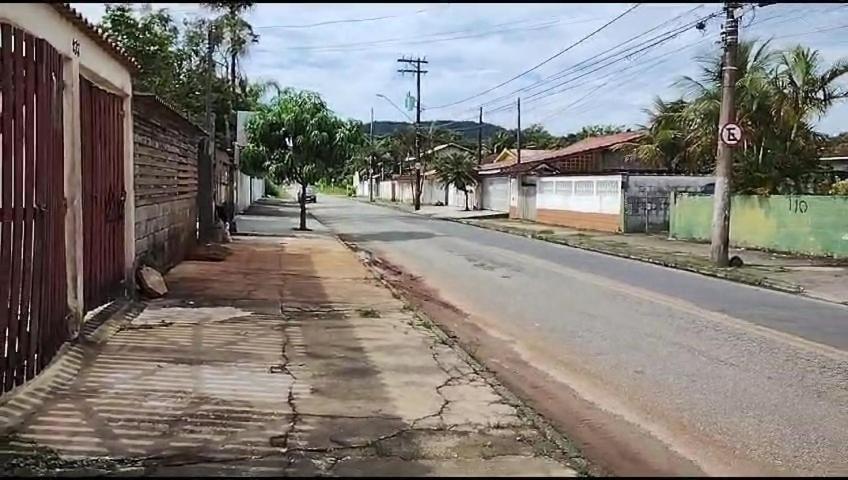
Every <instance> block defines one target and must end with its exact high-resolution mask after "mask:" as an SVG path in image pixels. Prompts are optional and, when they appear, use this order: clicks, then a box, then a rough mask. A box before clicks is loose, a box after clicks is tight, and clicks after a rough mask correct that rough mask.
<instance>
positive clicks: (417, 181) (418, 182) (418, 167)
mask: <svg viewBox="0 0 848 480" xmlns="http://www.w3.org/2000/svg"><path fill="white" fill-rule="evenodd" d="M377 96H378V97H380V98H382V99H384V100H385V101H387V102H389V103H390V104H391V105H392V106H393V107H395V109H396V110H397V111H398V112H400V113H402V114H403V116H404V117H406V118H407V120H409V121H410V122H411V123H412V124H414V125H415V150H416V152H418V142H419V139H418V134H419V132H418V122H416V121H415V120H413V119H412V117H410V116H409V115H407V114H406V112H404V111H403V110H401V109H400V107H398V106H397V105H395V102H393V101H392V99H390V98H389V97H387V96H385V95H383V94H382V93H378V94H377ZM417 155H418V156H420V155H421V154H420V152H419V153H417ZM416 160H417V162H416V164H415V188H413V190H412V193H413V195H415V201H414V202H413V203H414V204H415V210H419V209H420V208H421V205H420V203H419V198H420V197H419V196H418V195H417V194H416V191H417V190H416V189H420V188H421V162H420V160H421V159H420V158H416ZM401 165H403V163H401ZM402 169H403V167H402V166H401V171H402Z"/></svg>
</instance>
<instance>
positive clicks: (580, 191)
mask: <svg viewBox="0 0 848 480" xmlns="http://www.w3.org/2000/svg"><path fill="white" fill-rule="evenodd" d="M594 194H595V182H594V181H592V180H578V181H576V182H574V195H578V196H592V195H594Z"/></svg>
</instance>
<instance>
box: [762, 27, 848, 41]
mask: <svg viewBox="0 0 848 480" xmlns="http://www.w3.org/2000/svg"><path fill="white" fill-rule="evenodd" d="M843 28H848V25H838V26H835V27H830V28H820V29H818V30H810V31H808V32H801V33H791V34H789V35H779V36H777V37H771V39H772V40H774V39H778V38H789V37H801V36H804V35H815V34H818V33H824V32H830V31H833V30H841V29H843Z"/></svg>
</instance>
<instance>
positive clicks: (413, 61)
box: [398, 58, 428, 210]
mask: <svg viewBox="0 0 848 480" xmlns="http://www.w3.org/2000/svg"><path fill="white" fill-rule="evenodd" d="M398 62H400V63H406V64H408V65H415V68H414V69H412V68H402V69H400V70H398V72H400V73H414V74H415V92H416V95H415V189H414V190H413V192H412V193H413V196H414V205H415V210H421V164H422V162H421V140H420V138H419V132H418V127H419V125H420V124H421V74H423V73H427V70H421V64H422V63H423V64H426V63H428V62H427V60H424V59H422V58H399V59H398Z"/></svg>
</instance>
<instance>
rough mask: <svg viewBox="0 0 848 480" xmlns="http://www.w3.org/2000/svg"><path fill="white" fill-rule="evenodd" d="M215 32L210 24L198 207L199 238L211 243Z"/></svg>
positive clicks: (213, 218)
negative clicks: (204, 129) (205, 133)
mask: <svg viewBox="0 0 848 480" xmlns="http://www.w3.org/2000/svg"><path fill="white" fill-rule="evenodd" d="M213 39H214V31H213V26H212V25H211V24H210V25H209V29H208V31H207V37H206V98H205V101H206V131H207V134H208V135H209V136H208V138H207V139H206V143H205V145H203V146H204V147H205V148H206V152H204V154H202V155H198V162H199V164H198V169H197V170H198V185H197V189H198V206H197V210H198V212H197V214H198V220H199V223H200V225H199V232H198V234H199V237H200V241H201V242H206V241H209V240H210V239H211V237H212V230H213V228H214V227H215V114H214V113H213V112H212V79H213V76H214V73H215V69H214V66H213V64H212V52H213V51H214V42H213Z"/></svg>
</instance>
